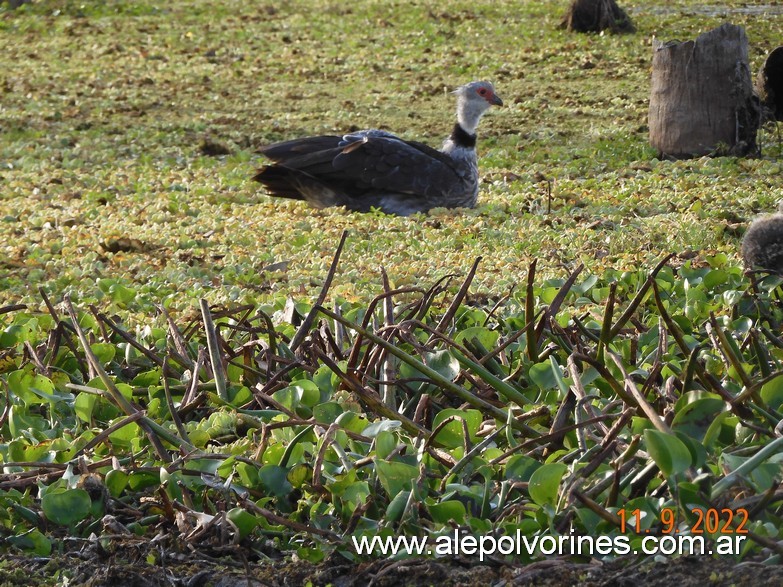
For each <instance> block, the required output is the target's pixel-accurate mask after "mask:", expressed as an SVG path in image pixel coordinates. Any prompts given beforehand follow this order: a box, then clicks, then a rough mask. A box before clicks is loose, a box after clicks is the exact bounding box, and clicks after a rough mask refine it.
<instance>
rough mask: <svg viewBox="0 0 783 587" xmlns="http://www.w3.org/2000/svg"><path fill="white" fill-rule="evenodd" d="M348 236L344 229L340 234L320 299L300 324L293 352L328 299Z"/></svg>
mask: <svg viewBox="0 0 783 587" xmlns="http://www.w3.org/2000/svg"><path fill="white" fill-rule="evenodd" d="M347 238H348V231H347V230H344V231H343V233H342V235H341V236H340V244H338V245H337V250H336V251H335V252H334V258H333V259H332V264H331V266H330V267H329V271H328V273H327V274H326V279H325V280H324V285H323V287H322V288H321V293H320V294H318V299H317V300H316V302H315V304H314V305H313V307H312V308H311V309H310V311H309V312H308V313H307V316H306V317H305V319H304V320H303V321H302V324H300V325H299V330H297V331H296V334H295V335H294V338H293V339H292V340H291V345H290V349H291V351H293V352H296V349H298V348H299V346H300V345H301V344H302V343H303V342H304V339H305V337H306V336H307V334H308V333H309V332H310V329H311V328H312V326H313V323H314V322H315V317H316V316H317V315H318V310H317V308H318V307H319V306H321V305H322V304H323V303H324V301H325V300H326V294H327V293H328V292H329V288H330V287H331V286H332V280H333V279H334V274H335V273H336V272H337V266H338V265H339V263H340V255H341V254H342V252H343V246H344V245H345V240H346V239H347Z"/></svg>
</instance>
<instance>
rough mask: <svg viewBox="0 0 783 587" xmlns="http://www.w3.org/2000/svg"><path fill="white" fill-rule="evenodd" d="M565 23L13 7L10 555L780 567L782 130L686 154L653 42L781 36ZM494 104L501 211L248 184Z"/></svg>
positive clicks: (669, 17)
mask: <svg viewBox="0 0 783 587" xmlns="http://www.w3.org/2000/svg"><path fill="white" fill-rule="evenodd" d="M565 8H566V3H552V2H520V3H512V2H506V1H501V2H475V1H473V2H460V1H456V0H446V1H444V2H439V3H429V2H411V3H407V2H406V3H402V2H381V1H378V2H372V1H366V2H356V3H351V4H343V3H330V2H326V1H320V0H319V1H316V2H296V1H294V2H287V3H269V4H256V3H242V2H184V1H174V2H169V3H166V4H159V3H146V2H121V1H105V2H81V3H79V2H57V1H51V2H49V1H41V2H33V3H32V4H28V5H24V6H22V7H21V8H19V9H17V10H13V11H11V10H10V9H8V8H7V7H6V5H3V4H0V47H2V51H0V132H1V133H2V136H1V137H0V205H2V210H1V211H0V397H1V398H2V405H0V411H1V412H2V415H0V460H2V463H3V471H2V474H0V504H2V508H0V528H1V530H0V532H2V536H3V539H4V541H3V544H2V545H0V552H2V553H3V554H2V555H0V558H2V557H3V556H6V555H7V556H11V555H12V554H20V553H22V554H25V555H27V556H28V557H30V560H33V558H34V557H38V558H39V559H40V558H43V559H47V560H48V559H49V558H50V557H56V556H69V555H71V554H73V553H75V552H79V553H80V556H82V557H83V558H84V557H90V556H93V557H95V558H96V559H100V557H101V556H104V557H105V556H108V555H107V553H110V554H112V555H113V556H120V557H121V556H131V553H132V552H136V550H135V549H136V545H138V544H141V543H144V544H147V545H155V544H160V545H161V548H160V550H156V549H155V548H152V549H147V550H144V554H143V555H140V556H141V559H140V560H141V561H142V563H144V564H148V565H151V566H156V565H164V564H170V563H171V557H172V556H174V555H175V554H176V555H178V556H185V554H187V553H191V554H192V553H193V552H197V553H199V556H204V557H209V558H210V560H211V559H215V558H220V557H223V556H228V557H233V558H234V559H236V560H241V561H252V562H256V561H260V560H267V559H270V558H277V557H279V556H280V555H281V554H295V555H296V556H297V557H298V559H299V560H302V561H307V562H308V563H321V562H323V561H329V560H332V561H334V560H340V561H343V562H346V561H349V562H359V561H362V560H366V559H368V558H373V557H375V556H380V553H379V552H378V551H376V552H375V553H374V555H372V556H369V557H368V556H362V555H359V554H357V552H356V549H355V546H354V543H353V542H352V540H351V538H352V537H353V538H355V539H357V540H361V539H362V538H365V539H367V540H371V539H372V538H373V537H375V536H380V537H392V538H394V537H401V536H426V537H428V538H429V539H430V540H431V541H432V542H431V544H434V543H435V541H436V540H438V539H439V538H440V537H444V536H454V532H455V531H457V530H459V531H461V532H463V533H464V534H465V535H472V536H477V537H479V536H494V537H500V536H525V537H527V539H529V540H531V541H532V540H534V539H538V540H540V539H543V538H544V537H560V536H565V537H568V536H592V537H598V536H606V537H609V538H610V539H611V540H617V539H618V538H619V539H620V542H622V541H623V540H627V542H628V544H629V545H630V546H629V547H630V548H631V549H638V548H640V547H641V543H642V541H643V540H644V538H645V537H647V536H649V535H654V536H657V537H662V536H673V535H676V534H686V535H689V536H696V535H700V536H704V537H706V540H707V543H708V544H709V545H710V548H713V549H715V550H716V551H717V548H718V547H719V546H720V544H721V540H724V539H726V538H727V537H728V538H729V539H730V540H732V541H734V540H737V538H738V537H739V538H741V539H742V540H739V541H738V542H737V543H736V544H738V545H740V546H741V547H740V548H738V549H735V551H734V552H732V553H731V554H732V556H733V557H734V558H732V559H731V560H746V561H748V560H753V561H766V562H774V561H776V560H777V559H778V557H779V556H780V554H781V547H780V545H779V543H778V541H779V539H780V536H779V534H780V527H781V519H780V508H781V503H783V501H782V500H783V496H781V494H780V492H779V489H778V485H779V480H780V478H781V465H780V455H781V454H783V446H781V442H782V441H781V440H780V436H781V430H780V426H779V423H780V422H781V420H782V419H783V416H781V414H782V413H783V409H782V408H781V406H782V405H783V341H782V340H781V338H780V329H781V323H782V321H783V306H782V305H781V292H782V291H783V290H781V287H780V286H781V279H779V278H776V277H772V276H765V275H759V274H756V275H745V274H743V271H742V269H741V267H740V261H739V258H738V248H739V238H740V236H741V234H742V231H743V229H744V226H745V225H746V223H747V222H748V221H750V219H752V218H753V217H754V216H755V215H756V214H758V213H759V212H764V211H771V210H773V209H774V208H775V205H776V201H777V199H778V198H779V197H780V196H781V194H783V190H781V187H783V175H782V174H781V158H780V157H781V144H780V139H779V135H778V132H777V129H776V128H775V127H765V128H764V129H762V130H761V131H760V133H759V143H760V146H761V148H762V156H761V157H759V158H755V159H737V158H730V157H717V158H702V159H696V160H692V161H680V162H670V161H659V160H657V159H655V153H653V152H652V150H651V149H650V148H649V146H648V144H647V128H646V115H647V100H648V91H649V72H650V60H651V38H652V37H653V36H656V37H658V38H660V39H664V40H668V39H688V38H694V37H695V36H696V35H698V34H699V33H700V32H703V31H706V30H708V29H710V28H713V27H715V26H717V25H719V24H720V23H721V22H723V21H725V20H730V21H731V22H734V23H736V24H741V25H743V26H744V27H745V28H746V31H747V33H748V36H749V38H750V43H751V60H752V64H751V65H752V68H753V71H754V72H755V71H756V70H757V69H758V67H759V65H760V64H761V62H762V61H763V59H764V57H765V56H766V54H767V53H768V52H769V51H771V50H772V49H773V48H775V47H776V46H777V45H779V44H780V42H781V39H780V38H779V30H780V27H781V20H783V14H782V13H781V12H782V11H780V10H779V7H777V6H773V7H770V8H768V9H765V8H759V7H757V6H754V5H753V4H750V5H748V4H742V5H741V6H740V5H739V4H733V3H722V4H717V3H712V2H708V3H693V2H682V1H680V2H668V3H666V4H665V5H661V4H660V3H657V2H649V1H639V2H636V3H634V4H632V5H630V6H625V8H627V9H629V13H630V15H631V17H632V18H633V19H634V22H635V23H636V25H637V28H638V31H639V32H637V33H636V34H633V35H625V36H611V35H607V36H599V35H587V36H579V35H572V34H568V33H566V32H564V31H562V30H559V29H558V28H557V24H558V22H559V19H560V16H561V15H562V13H563V12H564V11H565ZM484 78H485V79H491V80H493V82H494V83H495V87H496V89H497V91H498V93H499V95H501V96H502V98H503V100H504V102H505V104H506V106H504V107H503V108H502V109H497V110H493V111H492V112H491V113H489V114H488V115H487V116H485V118H484V119H483V121H482V125H481V127H480V128H479V144H478V148H479V166H480V169H481V172H482V178H483V180H482V184H481V189H480V195H479V206H478V207H477V208H476V209H474V210H435V211H432V212H431V213H430V214H428V215H419V216H414V217H411V218H397V217H391V216H385V215H382V214H365V215H360V214H351V213H346V212H345V211H344V210H340V209H330V210H313V209H311V208H308V207H306V206H305V205H304V204H303V203H301V202H289V201H283V200H273V199H272V198H269V197H267V196H266V195H265V194H264V193H263V192H262V191H261V190H260V189H259V188H258V187H257V186H256V185H254V184H253V183H252V182H251V181H249V178H250V177H252V175H253V171H254V169H255V168H256V167H257V166H258V165H260V164H262V160H261V158H260V157H258V156H256V155H255V154H254V149H255V148H256V147H257V146H259V145H261V144H266V143H269V142H272V141H276V140H282V139H285V138H294V137H299V136H304V135H307V134H323V133H334V132H340V131H345V130H351V129H357V128H370V127H376V128H382V129H386V130H391V131H395V132H398V133H399V134H401V135H402V136H404V137H406V138H415V139H417V140H424V141H425V142H428V143H429V144H432V145H434V146H437V145H438V144H439V143H440V141H441V140H442V139H443V138H445V136H446V135H447V134H448V131H449V130H450V128H451V126H452V124H453V102H452V97H451V96H450V95H449V94H448V90H449V89H453V88H454V87H455V86H457V85H459V84H462V83H465V82H467V81H470V80H472V79H484ZM479 258H480V262H479V261H477V259H479ZM729 518H731V519H730V520H729ZM716 524H717V525H718V526H716ZM700 529H701V530H703V531H704V533H703V534H699V532H698V530H700ZM721 533H722V534H723V538H721V537H720V536H719V535H720V534H721ZM540 544H544V543H540ZM732 544H734V543H732ZM164 546H165V548H163V547H164ZM164 550H165V552H164ZM533 550H534V552H531V553H526V552H525V553H522V554H515V555H513V556H509V557H504V556H502V555H501V554H499V553H494V554H492V555H491V556H489V555H488V556H487V557H486V558H487V560H489V561H490V562H492V563H493V564H496V565H500V564H501V563H502V562H503V561H505V563H504V564H511V563H512V562H513V564H519V563H527V562H531V561H534V560H538V559H540V558H542V556H543V554H542V550H541V548H539V549H538V550H536V549H533ZM593 554H594V555H596V556H599V555H602V554H604V553H600V552H594V553H593ZM726 554H728V553H726ZM399 556H401V555H398V557H392V558H399ZM607 556H609V557H611V556H612V555H611V554H608V555H607ZM335 557H337V558H336V559H335ZM36 560H37V559H36ZM463 560H465V561H466V562H478V555H475V556H473V557H470V556H467V557H465V558H464V559H463ZM167 561H168V563H167ZM485 562H486V561H485ZM2 569H3V567H2V566H0V570H2ZM376 571H377V569H376ZM3 572H4V571H3ZM46 572H47V573H49V574H50V575H51V576H52V577H54V579H52V580H55V579H56V580H60V581H66V580H67V579H68V577H69V573H71V572H72V571H69V570H68V569H67V568H64V569H60V570H57V571H54V570H52V569H48V570H47V571H46ZM377 572H378V574H379V575H380V574H382V573H385V572H386V571H377ZM585 572H587V571H585ZM24 576H25V575H24V574H23V577H22V578H23V579H24ZM2 577H3V580H5V581H9V582H10V581H13V580H15V579H10V578H8V577H5V575H2ZM28 578H29V577H28ZM379 580H380V579H379ZM430 580H433V579H432V577H430ZM477 580H478V581H479V583H480V578H479V579H477Z"/></svg>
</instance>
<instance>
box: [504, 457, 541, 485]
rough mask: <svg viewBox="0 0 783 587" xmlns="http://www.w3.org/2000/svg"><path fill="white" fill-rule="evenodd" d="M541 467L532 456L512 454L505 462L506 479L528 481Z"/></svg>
mask: <svg viewBox="0 0 783 587" xmlns="http://www.w3.org/2000/svg"><path fill="white" fill-rule="evenodd" d="M539 467H541V463H539V462H538V461H537V460H536V459H534V458H533V457H529V456H527V455H514V456H512V457H511V458H510V459H508V462H507V463H506V479H513V480H514V481H523V482H525V481H529V480H530V477H531V476H532V475H533V473H534V472H535V471H536V469H538V468H539Z"/></svg>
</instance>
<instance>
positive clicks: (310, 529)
mask: <svg viewBox="0 0 783 587" xmlns="http://www.w3.org/2000/svg"><path fill="white" fill-rule="evenodd" d="M237 498H238V501H239V503H240V504H241V505H242V507H243V508H245V509H246V510H248V511H250V512H253V513H255V514H258V515H260V516H263V517H264V518H266V520H267V521H268V522H270V523H272V524H275V525H277V526H283V527H284V528H288V529H289V530H293V531H294V532H304V533H306V534H315V535H316V536H323V537H324V538H326V539H327V540H329V541H330V542H335V543H342V542H343V537H341V536H340V535H339V534H336V533H335V532H331V531H329V530H322V529H321V528H317V527H316V526H308V525H307V524H300V523H299V522H294V521H293V520H289V519H288V518H284V517H283V516H278V515H277V514H275V513H273V512H270V511H269V510H268V509H266V508H262V507H259V506H258V505H256V503H255V502H254V501H253V500H251V499H248V498H246V497H243V496H237Z"/></svg>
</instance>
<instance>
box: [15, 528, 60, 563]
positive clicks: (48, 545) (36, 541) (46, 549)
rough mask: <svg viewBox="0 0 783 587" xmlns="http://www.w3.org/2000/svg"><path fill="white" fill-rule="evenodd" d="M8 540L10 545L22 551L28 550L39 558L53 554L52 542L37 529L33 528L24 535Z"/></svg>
mask: <svg viewBox="0 0 783 587" xmlns="http://www.w3.org/2000/svg"><path fill="white" fill-rule="evenodd" d="M6 540H7V541H8V544H12V545H14V546H15V547H16V548H19V549H21V550H28V551H30V552H32V553H34V554H36V555H38V556H49V555H50V554H51V553H52V541H51V540H49V538H47V537H46V536H45V535H44V534H42V533H41V531H40V530H38V529H37V528H33V529H32V530H29V531H27V532H25V533H24V534H17V535H16V536H8V537H7V538H6Z"/></svg>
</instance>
